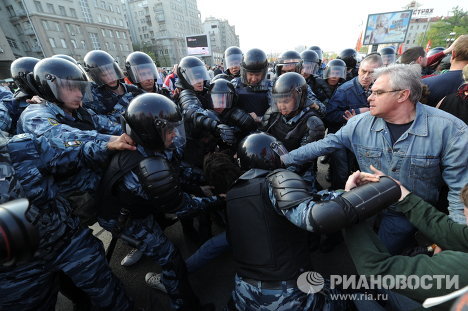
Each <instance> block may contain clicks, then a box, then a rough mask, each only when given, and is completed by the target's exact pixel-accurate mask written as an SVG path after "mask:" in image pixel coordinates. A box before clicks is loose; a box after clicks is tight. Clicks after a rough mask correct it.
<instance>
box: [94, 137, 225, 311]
mask: <svg viewBox="0 0 468 311" xmlns="http://www.w3.org/2000/svg"><path fill="white" fill-rule="evenodd" d="M135 152H138V153H139V154H140V155H141V156H143V157H144V158H147V157H150V156H153V155H159V156H163V157H164V158H166V159H167V160H168V161H169V162H170V163H172V164H174V165H173V167H175V166H176V165H178V162H179V160H178V159H180V157H181V150H174V151H172V152H170V151H165V152H164V153H154V154H151V153H149V152H147V151H146V150H145V149H144V148H143V147H142V146H138V147H137V151H135ZM137 170H138V168H135V169H133V170H131V171H129V172H128V173H126V174H125V175H124V176H123V178H122V179H121V180H120V181H118V182H117V184H116V185H115V187H117V189H118V191H117V192H118V199H119V201H120V202H122V206H127V205H128V206H130V205H133V206H134V207H133V208H135V206H136V205H138V207H137V208H138V209H143V208H145V207H144V205H147V206H148V205H149V206H150V209H151V211H152V212H150V213H149V214H148V213H147V214H146V215H144V216H143V215H139V217H138V218H130V219H129V221H128V222H127V224H126V226H125V228H122V233H123V234H125V235H127V236H129V237H131V238H133V239H135V240H137V241H140V242H142V243H141V244H140V245H139V246H138V249H139V250H140V251H141V252H143V253H144V254H145V255H147V256H150V257H152V258H153V259H154V260H155V261H156V262H157V263H158V264H159V265H160V266H161V268H162V274H161V276H162V277H161V283H162V284H163V285H164V286H165V288H166V290H167V292H168V294H169V296H170V298H171V305H172V307H173V308H174V309H175V310H181V309H183V310H189V309H190V308H189V309H185V308H187V306H190V303H193V302H194V301H197V298H196V297H195V295H194V294H193V293H192V292H191V289H189V288H187V286H189V285H188V283H187V282H184V281H183V280H184V279H185V280H186V268H185V263H184V261H183V259H182V257H181V255H180V253H179V252H178V250H177V249H176V248H175V246H174V244H173V243H172V242H171V241H170V240H169V239H168V238H167V237H166V235H165V234H164V232H163V230H162V229H161V227H160V226H159V224H158V222H157V219H156V218H157V217H156V214H161V211H158V206H157V201H155V199H153V198H151V197H150V195H149V194H148V193H147V192H146V190H145V189H144V187H143V186H142V184H141V182H140V179H139V177H138V174H137V172H136V171H137ZM184 176H186V174H185V173H183V172H180V174H179V178H181V179H183V178H184ZM104 180H105V178H104ZM181 183H184V182H183V181H181ZM115 187H114V188H115ZM183 196H184V203H183V205H181V208H180V209H179V210H177V212H176V214H177V215H179V217H183V216H187V215H191V214H193V213H196V212H198V211H205V210H206V209H207V208H209V206H213V205H217V204H220V202H221V201H222V200H220V198H218V197H216V196H213V197H206V198H198V197H192V196H190V195H189V194H187V193H184V194H183ZM155 205H156V206H155ZM136 213H138V212H137V211H136ZM115 216H117V215H109V214H108V215H104V216H103V217H101V218H99V224H100V225H101V226H102V227H103V228H105V229H106V230H108V231H111V232H115V230H116V228H117V225H118V222H117V218H116V217H115ZM187 294H188V295H187ZM191 310H193V309H191Z"/></svg>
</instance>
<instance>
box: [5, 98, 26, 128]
mask: <svg viewBox="0 0 468 311" xmlns="http://www.w3.org/2000/svg"><path fill="white" fill-rule="evenodd" d="M25 95H26V94H24V93H21V92H17V93H15V95H14V96H13V97H8V98H4V99H3V100H2V101H1V102H0V130H2V131H4V132H8V133H10V134H11V135H15V134H16V124H17V122H18V119H19V117H20V115H21V113H22V112H23V111H24V110H25V109H26V108H27V107H28V106H29V104H28V103H27V102H26V99H27V98H28V96H25Z"/></svg>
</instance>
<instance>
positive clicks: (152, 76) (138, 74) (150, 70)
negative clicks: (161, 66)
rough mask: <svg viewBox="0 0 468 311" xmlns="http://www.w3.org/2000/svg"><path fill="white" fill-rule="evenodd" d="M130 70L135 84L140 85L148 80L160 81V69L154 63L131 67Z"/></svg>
mask: <svg viewBox="0 0 468 311" xmlns="http://www.w3.org/2000/svg"><path fill="white" fill-rule="evenodd" d="M130 70H131V71H132V74H133V77H134V78H135V83H140V82H142V81H146V80H154V81H156V80H158V79H160V78H159V72H158V68H157V67H156V65H155V64H154V63H147V64H141V65H136V66H131V67H130Z"/></svg>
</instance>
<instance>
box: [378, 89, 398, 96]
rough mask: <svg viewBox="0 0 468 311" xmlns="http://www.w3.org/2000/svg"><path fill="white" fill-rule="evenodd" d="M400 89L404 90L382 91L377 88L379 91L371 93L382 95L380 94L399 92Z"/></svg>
mask: <svg viewBox="0 0 468 311" xmlns="http://www.w3.org/2000/svg"><path fill="white" fill-rule="evenodd" d="M399 91H404V90H392V91H380V90H377V91H372V92H371V95H374V96H380V95H382V94H385V93H393V92H399Z"/></svg>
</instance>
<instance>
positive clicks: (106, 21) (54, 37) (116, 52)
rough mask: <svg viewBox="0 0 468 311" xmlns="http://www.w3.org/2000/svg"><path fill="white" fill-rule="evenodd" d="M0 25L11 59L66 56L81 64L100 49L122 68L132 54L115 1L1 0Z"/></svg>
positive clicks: (124, 21) (123, 22)
mask: <svg viewBox="0 0 468 311" xmlns="http://www.w3.org/2000/svg"><path fill="white" fill-rule="evenodd" d="M0 25H1V29H2V31H3V33H4V35H5V39H6V41H7V43H8V45H9V48H10V49H11V52H12V54H13V55H14V58H18V57H21V56H32V57H38V58H44V57H50V56H52V55H55V54H67V55H70V56H72V57H73V58H75V59H76V60H78V61H82V59H83V57H84V56H85V54H86V53H87V52H88V51H90V50H94V49H102V50H105V51H107V52H109V53H110V54H111V55H112V56H114V57H115V58H116V59H117V60H118V61H119V63H120V64H121V65H123V64H124V61H125V58H126V56H127V55H128V54H129V53H131V52H132V51H133V49H132V44H131V40H130V33H129V31H128V26H127V23H126V20H125V17H124V6H123V4H122V3H120V2H118V1H110V0H66V1H65V0H40V1H39V0H3V1H1V2H0ZM0 45H1V47H2V48H3V42H2V36H1V35H0ZM0 57H1V56H0Z"/></svg>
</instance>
